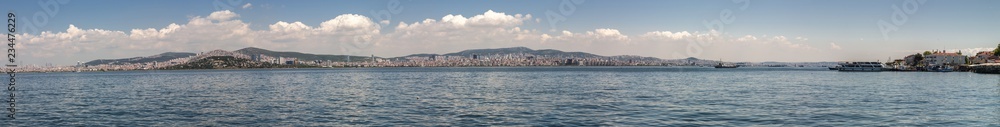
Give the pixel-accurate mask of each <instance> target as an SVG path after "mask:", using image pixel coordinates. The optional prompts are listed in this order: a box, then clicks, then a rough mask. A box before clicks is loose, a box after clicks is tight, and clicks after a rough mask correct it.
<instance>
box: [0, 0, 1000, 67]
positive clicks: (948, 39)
mask: <svg viewBox="0 0 1000 127" xmlns="http://www.w3.org/2000/svg"><path fill="white" fill-rule="evenodd" d="M45 2H50V1H49V0H41V1H13V0H6V1H3V3H4V4H2V5H0V9H4V10H13V11H15V12H17V13H18V14H19V21H21V22H36V23H33V24H31V25H35V26H37V28H38V29H39V30H38V31H32V30H22V31H27V32H28V33H24V34H27V35H28V36H25V38H28V39H33V38H39V39H36V40H35V41H29V42H27V44H26V45H24V46H26V47H23V48H24V49H25V50H28V51H26V52H25V54H28V55H30V56H29V57H32V58H29V60H28V61H29V63H34V64H41V63H56V64H68V63H73V62H75V61H89V60H92V59H107V58H119V57H133V56H144V55H153V54H158V53H162V52H166V51H184V52H200V51H207V50H211V49H224V50H235V49H239V48H242V47H248V46H256V47H264V48H266V49H273V50H287V51H302V52H309V53H319V54H352V55H368V54H375V55H378V56H385V57H394V56H402V55H406V54H413V53H447V52H454V51H459V50H464V49H469V48H500V47H510V46H526V47H529V48H535V49H548V48H551V49H560V50H569V51H585V52H594V53H597V54H601V55H642V56H654V57H660V58H667V59H671V58H675V57H677V56H693V57H699V58H707V59H728V60H733V61H851V60H884V59H887V57H897V58H898V57H902V55H904V54H910V53H915V51H919V50H934V49H951V50H952V51H954V50H958V49H962V50H965V51H977V50H986V48H992V47H993V46H994V45H996V44H997V43H1000V36H998V33H1000V25H998V24H997V21H1000V8H996V7H992V6H995V5H1000V1H995V0H959V1H944V0H928V1H926V2H925V3H917V4H916V5H917V6H916V9H914V10H915V11H914V12H913V13H912V14H908V13H905V12H904V14H905V15H906V17H907V20H905V22H903V23H902V24H900V25H895V26H897V28H898V30H895V31H890V32H888V34H886V35H888V37H885V36H883V32H882V31H881V30H880V26H879V24H878V23H877V22H878V21H880V20H882V21H886V22H890V23H891V22H892V19H890V18H891V17H892V16H894V15H893V13H894V10H893V8H892V6H894V5H895V6H897V7H900V8H903V7H904V6H903V5H904V4H905V3H906V2H908V1H906V0H841V1H824V0H759V1H754V0H750V1H749V5H747V6H746V7H747V8H746V9H740V7H742V6H743V5H744V3H736V2H734V1H730V0H630V1H612V0H586V1H584V2H583V3H580V4H573V3H572V1H562V0H547V1H537V0H531V1H529V0H513V1H495V0H433V1H430V0H399V1H398V2H399V3H400V4H399V5H400V7H402V9H401V11H399V13H395V14H392V15H391V19H386V20H388V22H389V23H388V24H384V23H381V22H382V21H379V20H377V19H384V18H379V17H378V16H377V15H374V14H372V13H371V12H373V11H382V10H389V9H390V8H387V6H386V5H387V3H390V2H394V1H390V0H371V1H347V0H331V1H326V0H323V1H320V0H312V1H258V0H243V1H239V0H234V1H227V0H176V1H126V0H117V1H69V0H67V1H65V3H59V4H58V7H54V6H47V7H48V8H58V10H55V11H53V13H48V12H46V11H45V10H44V9H43V6H42V5H43V4H39V3H45ZM52 2H56V3H58V1H56V0H53V1H52ZM229 2H232V4H230V3H229ZM563 2H568V3H570V4H562V5H572V6H573V7H575V9H576V10H575V11H573V12H572V14H570V15H565V18H566V19H565V20H563V21H558V22H556V23H553V24H554V25H550V23H551V22H552V21H551V20H549V19H548V18H549V17H548V16H549V15H547V14H546V12H547V11H553V12H556V13H558V12H559V9H560V6H561V3H563ZM247 4H249V6H248V7H247V8H243V6H244V5H247ZM218 7H222V8H221V9H220V8H218ZM564 7H565V6H564ZM490 10H492V11H493V12H496V13H498V14H499V13H502V14H504V15H507V16H511V17H514V19H513V20H512V21H513V22H509V23H508V22H507V20H500V18H496V19H495V20H493V19H491V18H489V17H488V16H487V18H486V19H491V20H482V22H481V23H498V22H499V23H508V24H487V25H482V26H475V27H455V28H436V27H435V26H434V25H428V26H422V27H414V28H410V29H407V30H408V31H399V30H397V28H399V26H400V24H401V22H402V23H404V24H408V25H409V24H413V23H415V22H423V21H424V20H426V19H433V20H435V21H437V22H431V23H425V24H435V23H436V24H441V23H444V21H442V20H443V17H445V16H447V15H462V16H463V17H467V18H470V19H471V18H472V17H474V16H477V15H484V14H489V13H490V12H487V11H490ZM724 10H730V11H732V13H731V14H732V15H733V17H735V18H734V20H733V21H732V22H731V23H729V24H725V25H723V26H724V28H725V29H723V30H715V31H713V29H710V28H707V27H706V26H705V24H704V23H703V22H704V21H712V20H718V19H720V12H723V11H724ZM220 11H229V12H231V13H233V14H235V15H238V16H237V17H235V18H226V19H221V20H217V21H214V22H212V23H218V24H210V25H208V26H198V25H191V24H190V23H191V22H192V21H193V20H194V19H198V18H208V17H209V16H210V15H211V14H214V13H215V12H220ZM38 14H42V15H46V14H52V15H51V18H48V22H47V23H45V24H41V25H39V24H38V23H37V22H39V21H32V20H36V19H38V18H37V17H32V16H34V15H38ZM219 14H220V15H221V14H223V13H219ZM225 14H229V13H225ZM349 14H357V16H358V17H360V18H353V19H366V18H367V20H361V21H367V22H371V23H368V24H361V25H365V26H366V27H371V28H374V29H372V30H377V31H372V30H369V29H366V27H358V26H341V27H336V28H338V29H337V30H336V31H325V32H327V33H323V34H316V33H309V34H300V33H293V32H282V33H275V32H274V31H276V30H274V29H271V28H270V26H271V25H275V24H277V23H278V22H287V23H292V22H301V23H302V24H304V25H305V26H309V27H310V28H316V29H317V30H318V29H319V27H320V26H321V23H323V22H327V21H332V20H333V19H335V18H338V17H341V16H344V18H343V19H349V18H348V16H345V15H349ZM516 14H523V15H529V14H530V15H531V17H530V18H527V17H521V18H517V17H515V15H516ZM32 18H35V19H32ZM224 21H238V22H233V23H234V24H229V25H226V24H224V23H223V22H224ZM372 23H374V24H372ZM469 23H470V24H475V23H473V21H469ZM71 24H72V25H73V26H74V27H76V28H77V29H80V30H84V31H87V30H97V31H101V30H103V31H110V32H111V33H114V32H121V33H123V34H122V35H116V34H107V33H103V34H100V33H86V32H84V33H76V34H73V33H72V32H69V30H68V28H69V27H68V26H70V25H71ZM170 24H177V25H180V26H182V28H180V30H182V31H198V30H201V29H199V28H215V29H228V28H233V29H240V28H241V27H239V26H240V25H246V27H247V28H249V30H246V31H249V32H250V33H260V34H279V35H287V36H282V37H286V38H285V39H281V40H267V39H264V38H258V39H249V40H240V39H241V38H243V39H245V38H248V37H239V36H251V37H253V36H260V35H256V34H239V35H232V36H234V37H232V38H233V39H225V38H221V39H215V38H210V37H197V36H208V35H212V31H213V30H203V31H200V32H188V33H202V32H204V33H202V34H177V33H160V34H163V36H160V37H158V38H153V39H139V40H128V39H127V38H132V39H135V38H136V37H133V36H135V35H133V33H132V31H133V29H150V28H152V29H157V30H159V29H165V28H167V27H168V26H169V25H170ZM21 25H22V26H24V25H23V24H21ZM226 26H233V27H226ZM22 28H26V27H22ZM346 28H352V29H353V28H357V30H366V32H367V33H350V32H347V31H342V30H345V29H346ZM515 28H516V29H517V30H513V29H515ZM331 29H333V28H331ZM240 30H242V29H240ZM496 30H508V31H507V32H506V33H495V31H496ZM41 31H49V32H50V33H51V34H53V35H51V36H44V35H42V33H41ZM233 31H235V30H222V31H218V30H216V31H215V32H233ZM268 31H271V33H267V32H268ZM511 31H513V32H511ZM657 31H660V32H665V31H669V32H671V33H679V32H686V33H690V34H691V36H683V37H679V38H673V39H666V40H664V39H662V38H659V39H657V37H656V36H644V35H649V34H648V33H651V32H657ZM91 32H93V31H91ZM345 32H347V33H345ZM406 32H409V33H406ZM435 32H439V33H435ZM566 32H569V33H574V34H564V33H566ZM588 32H589V33H591V34H588ZM59 33H64V34H65V35H61V36H71V37H69V38H70V39H66V37H63V39H59V38H58V37H59V36H57V35H56V34H59ZM218 34H219V35H224V34H223V33H218ZM85 35H86V36H85ZM433 35H447V36H443V37H433ZM569 35H573V36H569ZM699 35H701V36H699ZM421 36H422V37H428V38H430V39H427V38H423V39H422V38H419V37H421ZM116 37H119V38H116ZM227 37H228V35H227ZM292 37H302V38H292ZM462 37H467V38H462ZM510 37H519V38H518V39H511V38H510ZM73 38H75V39H73ZM199 38H208V39H199ZM315 38H326V39H327V40H314V39H315ZM345 38H354V39H345ZM357 38H372V39H370V40H364V41H363V42H357V40H358V39H357ZM440 38H448V39H440ZM741 38H744V39H743V40H741ZM746 38H756V39H746ZM100 39H106V40H100ZM434 39H437V40H434ZM699 39H701V40H708V41H711V42H712V43H711V44H710V45H697V43H696V44H695V46H692V43H691V42H693V40H699ZM329 40H341V41H329ZM317 41H322V42H317ZM286 42H289V43H286ZM359 43H360V44H363V45H366V46H357V44H359ZM123 44H133V45H131V46H121V45H123ZM345 45H353V46H349V47H350V48H343V47H344V46H345ZM411 45H412V46H411ZM60 46H62V47H60ZM143 46H148V47H146V48H143ZM314 47H327V49H329V50H327V49H323V48H314ZM692 47H697V48H692ZM64 49H71V50H64ZM691 49H702V50H696V51H690V50H691ZM50 50H52V51H50ZM55 50H62V51H55Z"/></svg>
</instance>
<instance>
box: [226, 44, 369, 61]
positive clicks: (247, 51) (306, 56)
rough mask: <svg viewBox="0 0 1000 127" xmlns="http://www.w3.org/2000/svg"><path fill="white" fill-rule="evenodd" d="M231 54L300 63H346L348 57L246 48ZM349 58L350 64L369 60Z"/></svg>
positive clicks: (364, 57) (363, 57) (357, 57)
mask: <svg viewBox="0 0 1000 127" xmlns="http://www.w3.org/2000/svg"><path fill="white" fill-rule="evenodd" d="M233 52H236V53H242V54H246V55H256V54H261V55H265V56H271V57H285V58H297V59H299V60H302V61H313V60H323V61H326V60H330V61H338V62H344V61H347V57H348V55H317V54H309V53H300V52H281V51H271V50H267V49H261V48H256V47H247V48H243V49H240V50H236V51H233ZM350 57H351V61H350V62H361V61H368V60H369V59H371V57H370V56H350Z"/></svg>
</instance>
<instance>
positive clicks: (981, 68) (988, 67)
mask: <svg viewBox="0 0 1000 127" xmlns="http://www.w3.org/2000/svg"><path fill="white" fill-rule="evenodd" d="M971 69H972V72H975V73H983V74H1000V63H986V64H977V65H972V66H971Z"/></svg>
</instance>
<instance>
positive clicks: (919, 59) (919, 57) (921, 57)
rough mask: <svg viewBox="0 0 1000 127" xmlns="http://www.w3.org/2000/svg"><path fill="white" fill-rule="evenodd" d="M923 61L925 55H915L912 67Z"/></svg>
mask: <svg viewBox="0 0 1000 127" xmlns="http://www.w3.org/2000/svg"><path fill="white" fill-rule="evenodd" d="M922 60H924V55H920V53H917V54H914V57H913V61H914V63H910V66H917V63H920V61H922Z"/></svg>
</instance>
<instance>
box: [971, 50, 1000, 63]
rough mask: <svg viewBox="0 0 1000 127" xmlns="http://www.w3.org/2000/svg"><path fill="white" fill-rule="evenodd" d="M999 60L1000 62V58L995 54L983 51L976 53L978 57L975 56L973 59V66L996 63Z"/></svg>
mask: <svg viewBox="0 0 1000 127" xmlns="http://www.w3.org/2000/svg"><path fill="white" fill-rule="evenodd" d="M997 60H1000V57H997V56H996V55H994V54H993V52H991V51H982V52H979V53H976V56H974V57H973V58H972V64H981V63H996V62H997Z"/></svg>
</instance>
